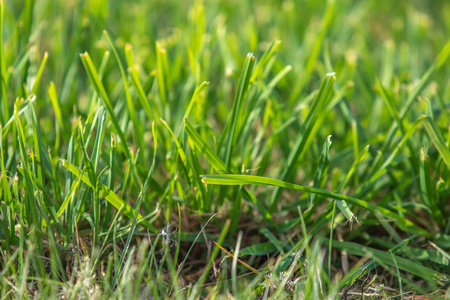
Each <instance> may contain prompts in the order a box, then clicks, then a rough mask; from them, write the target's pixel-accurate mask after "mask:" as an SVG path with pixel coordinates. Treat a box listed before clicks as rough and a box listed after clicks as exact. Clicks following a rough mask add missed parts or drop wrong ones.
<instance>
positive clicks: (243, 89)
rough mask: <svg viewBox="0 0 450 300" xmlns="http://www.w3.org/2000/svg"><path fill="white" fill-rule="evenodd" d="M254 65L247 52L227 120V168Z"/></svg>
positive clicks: (250, 54) (251, 57)
mask: <svg viewBox="0 0 450 300" xmlns="http://www.w3.org/2000/svg"><path fill="white" fill-rule="evenodd" d="M254 65H255V57H254V56H253V54H252V53H249V54H247V58H246V59H245V62H244V67H243V68H242V72H241V77H240V79H239V84H238V88H237V91H236V96H235V98H234V103H233V109H232V112H231V118H230V121H229V125H227V126H228V127H229V131H228V132H227V134H228V136H227V141H226V143H225V147H226V152H225V165H227V166H228V167H229V168H230V167H231V156H232V154H233V148H234V145H235V140H234V137H235V134H236V126H237V123H238V117H239V114H242V111H243V109H244V103H245V96H246V94H247V90H248V88H249V84H250V76H251V74H252V70H253V66H254Z"/></svg>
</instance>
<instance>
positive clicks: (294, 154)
mask: <svg viewBox="0 0 450 300" xmlns="http://www.w3.org/2000/svg"><path fill="white" fill-rule="evenodd" d="M335 80H336V77H335V74H334V73H331V74H327V75H326V76H325V78H324V79H323V81H322V84H321V86H320V88H319V91H318V92H317V94H316V96H315V98H314V101H313V103H312V104H311V108H310V110H309V112H308V116H307V117H306V120H305V122H304V123H303V124H302V128H301V131H300V133H299V135H298V137H297V140H296V142H295V145H294V147H293V148H292V150H291V152H290V153H289V157H288V159H287V161H286V167H285V169H284V170H283V173H282V175H281V178H282V180H286V179H287V178H288V177H289V175H290V174H291V173H292V172H293V171H294V169H295V166H296V162H297V160H298V158H299V157H300V154H301V153H302V152H303V151H305V145H306V142H307V140H308V139H309V137H310V134H311V131H312V129H313V126H314V121H315V120H316V118H317V112H318V111H320V108H322V107H325V105H326V103H325V102H326V100H327V98H328V96H329V94H330V93H331V89H332V85H333V82H334V81H335ZM280 192H281V190H280V189H279V188H276V189H275V191H274V192H273V194H272V197H271V199H270V201H269V205H270V209H269V211H273V210H274V209H275V207H276V204H277V201H278V198H279V197H280Z"/></svg>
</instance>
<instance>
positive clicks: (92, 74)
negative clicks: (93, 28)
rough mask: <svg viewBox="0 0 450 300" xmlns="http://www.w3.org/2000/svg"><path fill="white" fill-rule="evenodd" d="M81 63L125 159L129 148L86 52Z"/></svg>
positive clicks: (128, 155) (128, 154) (128, 156)
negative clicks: (119, 143) (104, 109)
mask: <svg viewBox="0 0 450 300" xmlns="http://www.w3.org/2000/svg"><path fill="white" fill-rule="evenodd" d="M80 57H81V61H82V62H83V65H84V68H85V69H86V72H87V73H88V76H89V80H90V81H91V83H92V85H93V87H94V89H95V91H96V92H97V94H98V95H99V96H100V99H102V102H103V105H105V107H106V110H107V111H108V116H109V118H110V119H111V122H112V123H113V125H114V128H115V130H116V132H117V134H118V135H119V138H120V141H121V142H122V147H121V148H122V150H123V151H124V153H125V155H127V158H130V157H131V154H130V150H129V146H128V143H127V140H126V138H125V134H124V133H123V131H122V129H121V127H120V125H119V121H118V120H117V118H116V116H115V114H114V109H113V106H112V104H111V101H110V100H109V97H108V95H107V94H106V90H105V88H104V87H103V84H102V83H101V81H100V78H99V77H98V74H97V71H96V70H95V67H94V64H93V63H92V60H91V58H90V56H89V54H88V53H87V52H85V53H84V54H80Z"/></svg>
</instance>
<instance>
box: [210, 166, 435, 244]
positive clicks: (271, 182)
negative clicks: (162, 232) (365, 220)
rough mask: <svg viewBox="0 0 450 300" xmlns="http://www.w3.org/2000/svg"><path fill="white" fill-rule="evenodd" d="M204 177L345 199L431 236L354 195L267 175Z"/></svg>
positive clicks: (221, 182) (406, 228)
mask: <svg viewBox="0 0 450 300" xmlns="http://www.w3.org/2000/svg"><path fill="white" fill-rule="evenodd" d="M202 177H203V179H202V181H203V182H204V183H205V184H212V185H244V184H254V185H265V186H277V187H280V188H281V187H283V188H289V189H294V190H299V191H303V192H308V193H314V194H317V195H319V196H323V197H326V198H332V199H336V200H344V201H345V202H347V203H350V204H352V205H355V206H359V207H361V208H364V209H367V210H368V211H370V212H372V213H375V212H376V211H379V212H380V213H382V214H383V215H384V216H386V217H388V218H393V219H395V220H397V224H398V225H399V227H400V228H402V230H404V231H406V232H411V233H415V234H417V233H420V234H423V235H425V236H430V233H429V232H428V231H426V230H425V229H423V228H421V227H419V226H417V225H415V224H414V223H413V222H411V221H410V220H408V219H406V218H402V217H401V216H399V215H398V214H396V213H395V212H392V211H390V210H388V209H386V208H384V207H381V206H378V205H375V204H372V203H369V202H367V201H364V200H361V199H357V198H354V197H350V196H346V195H343V194H339V193H334V192H329V191H327V190H323V189H317V188H312V187H306V186H301V185H297V184H293V183H289V182H286V181H281V180H277V179H272V178H267V177H261V176H253V175H232V174H226V175H202Z"/></svg>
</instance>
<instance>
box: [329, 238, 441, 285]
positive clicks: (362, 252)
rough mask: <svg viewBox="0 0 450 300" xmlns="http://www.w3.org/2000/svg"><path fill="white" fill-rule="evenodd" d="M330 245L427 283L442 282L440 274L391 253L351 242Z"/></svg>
mask: <svg viewBox="0 0 450 300" xmlns="http://www.w3.org/2000/svg"><path fill="white" fill-rule="evenodd" d="M331 244H332V246H333V248H337V249H340V250H344V251H346V252H347V253H348V254H351V255H358V256H366V255H369V256H372V257H376V258H377V260H380V261H383V262H384V263H386V264H388V265H390V266H395V265H396V264H397V265H398V268H399V269H400V270H403V271H406V272H408V273H410V274H414V275H416V276H419V277H421V278H423V279H425V280H427V281H431V282H434V283H439V282H441V281H442V278H444V275H443V274H440V273H439V272H437V271H436V270H433V269H430V268H428V267H424V266H422V265H420V264H418V263H416V262H414V261H411V260H409V259H405V258H402V257H399V256H395V255H394V257H392V256H391V253H387V252H384V251H381V250H377V249H373V248H370V247H365V246H362V245H359V244H356V243H351V242H339V241H332V243H331ZM394 260H395V261H394Z"/></svg>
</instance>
